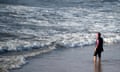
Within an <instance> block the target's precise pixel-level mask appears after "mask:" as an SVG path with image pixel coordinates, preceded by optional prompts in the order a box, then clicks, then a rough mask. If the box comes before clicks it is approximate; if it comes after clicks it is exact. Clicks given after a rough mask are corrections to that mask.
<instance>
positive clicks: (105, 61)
mask: <svg viewBox="0 0 120 72" xmlns="http://www.w3.org/2000/svg"><path fill="white" fill-rule="evenodd" d="M119 44H120V43H116V44H110V45H105V46H104V52H103V54H102V61H101V64H99V65H101V69H100V70H101V71H100V72H108V71H109V72H112V71H114V72H118V70H119V64H120V57H119V55H120V54H119V53H118V52H119V50H120V48H119ZM77 49H78V50H81V52H80V53H79V54H75V57H77V55H80V57H81V58H82V59H80V61H81V62H79V60H77V59H71V58H70V59H71V60H72V61H70V62H71V63H70V64H72V62H73V66H72V65H71V66H70V67H72V68H71V69H70V70H71V71H70V72H73V71H74V70H75V71H76V70H77V71H79V70H81V71H83V72H87V71H88V70H90V71H92V72H96V71H95V69H96V68H95V67H96V66H95V65H94V63H93V61H92V60H93V49H94V46H85V47H83V48H70V49H67V50H68V52H69V50H70V51H71V50H73V51H74V50H75V51H76V50H77ZM64 50H65V49H63V50H62V51H64ZM67 50H65V51H66V52H67ZM116 51H118V52H116ZM68 52H67V53H68ZM115 52H116V53H115ZM61 53H62V52H61ZM76 53H78V52H76ZM114 53H115V54H114ZM73 54H74V53H73ZM81 54H83V55H84V56H85V58H84V56H82V55H81ZM45 56H47V54H46V55H45ZM48 56H49V55H48ZM73 56H74V55H73ZM62 57H64V56H62ZM45 58H46V57H45ZM53 58H54V57H53ZM50 59H51V58H50ZM68 59H69V58H68ZM78 59H79V58H78ZM34 60H37V61H39V62H38V64H39V63H40V62H41V63H42V61H40V60H42V59H41V58H39V55H38V57H37V58H35V59H34V58H33V59H30V64H27V65H26V66H24V67H23V68H21V69H14V70H10V72H26V71H30V70H28V67H33V69H34V68H35V66H36V65H34ZM43 60H44V59H43ZM52 60H53V61H55V63H56V62H57V61H56V60H54V59H51V60H50V61H51V62H53V61H52ZM28 61H29V59H28ZM45 61H46V59H45ZM47 61H48V65H47V64H46V63H45V64H46V66H47V67H48V71H49V68H51V67H49V66H50V65H49V60H47ZM58 61H60V60H58ZM61 61H63V62H64V61H65V62H66V63H65V64H66V65H67V64H68V62H69V60H68V61H66V58H64V59H63V60H61ZM74 61H78V64H79V63H84V65H83V66H82V65H77V64H76V62H75V66H74ZM31 62H33V63H31ZM35 63H36V62H35ZM53 63H54V62H53ZM42 64H43V65H44V61H43V63H42ZM32 65H33V66H32ZM60 65H61V64H60ZM68 65H69V64H68ZM99 65H98V66H97V67H99ZM46 66H45V67H46ZM55 66H56V67H57V65H55ZM58 66H59V64H58ZM77 66H80V68H81V69H78V68H74V67H77ZM85 66H88V67H89V66H92V67H90V68H85ZM94 66H95V67H94ZM114 66H115V67H114ZM111 67H113V68H111ZM37 68H38V67H37ZM41 68H44V66H43V67H41ZM41 68H40V69H41ZM60 68H61V69H63V70H64V69H65V71H66V70H67V72H68V71H69V70H68V67H66V68H63V67H61V66H60ZM60 68H57V69H58V70H59V69H60ZM82 68H83V69H82ZM109 68H111V69H112V70H111V69H109ZM51 69H52V68H51ZM51 69H50V72H51V71H54V70H51ZM53 69H54V65H53ZM57 69H55V71H57V72H60V71H61V70H59V71H58V70H57ZM46 71H47V70H44V69H43V72H46ZM65 71H63V72H65ZM30 72H32V71H30ZM34 72H39V71H38V69H36V70H35V71H34Z"/></svg>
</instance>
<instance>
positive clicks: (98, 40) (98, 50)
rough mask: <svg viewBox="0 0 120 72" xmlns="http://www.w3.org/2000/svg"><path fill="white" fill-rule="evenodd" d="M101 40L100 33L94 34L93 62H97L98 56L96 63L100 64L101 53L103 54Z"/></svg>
mask: <svg viewBox="0 0 120 72" xmlns="http://www.w3.org/2000/svg"><path fill="white" fill-rule="evenodd" d="M103 51H104V50H103V38H102V37H101V33H100V32H98V33H97V34H96V47H95V50H94V62H96V61H97V56H98V61H99V62H101V53H102V52H103Z"/></svg>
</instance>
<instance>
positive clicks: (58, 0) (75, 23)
mask: <svg viewBox="0 0 120 72" xmlns="http://www.w3.org/2000/svg"><path fill="white" fill-rule="evenodd" d="M96 32H101V34H102V37H103V38H104V42H105V43H106V44H111V43H118V42H120V0H0V53H6V52H19V51H20V52H22V51H32V50H34V49H44V48H47V47H48V48H49V47H50V46H51V45H52V48H49V49H53V48H54V49H57V48H75V47H83V46H89V45H93V44H95V40H96Z"/></svg>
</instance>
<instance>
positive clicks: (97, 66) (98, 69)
mask: <svg viewBox="0 0 120 72" xmlns="http://www.w3.org/2000/svg"><path fill="white" fill-rule="evenodd" d="M94 72H102V66H101V62H99V61H98V62H94Z"/></svg>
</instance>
